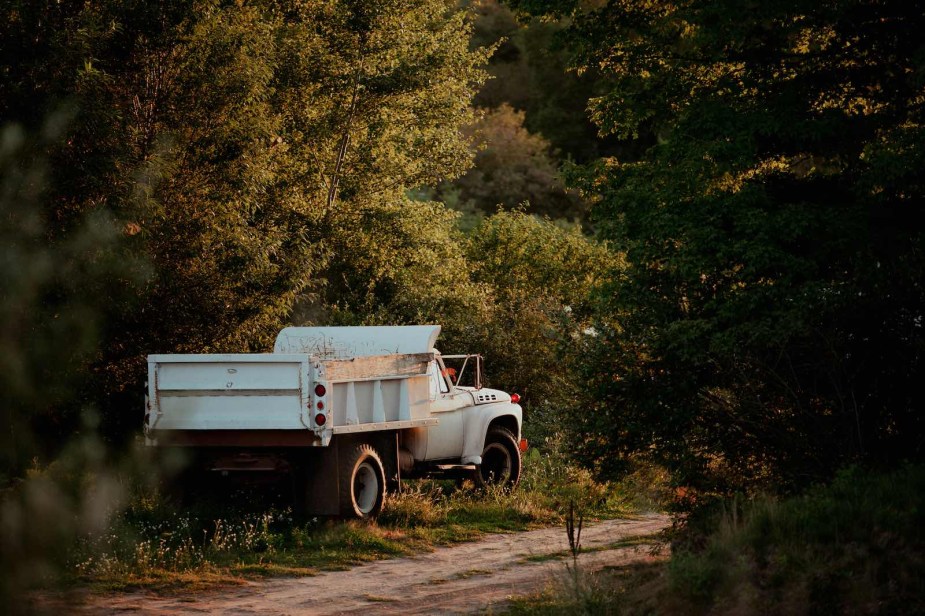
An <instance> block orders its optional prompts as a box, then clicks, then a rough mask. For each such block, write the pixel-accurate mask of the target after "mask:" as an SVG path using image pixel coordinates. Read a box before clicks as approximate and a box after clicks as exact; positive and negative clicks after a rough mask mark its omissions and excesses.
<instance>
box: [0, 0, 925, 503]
mask: <svg viewBox="0 0 925 616" xmlns="http://www.w3.org/2000/svg"><path fill="white" fill-rule="evenodd" d="M746 5H747V6H743V3H740V2H732V1H729V0H711V1H710V2H706V1H700V0H692V1H690V2H662V1H659V0H656V1H651V2H635V1H632V0H621V1H614V2H569V1H564V2H546V1H544V0H518V1H517V2H512V3H510V4H505V5H503V6H502V5H499V4H498V3H497V2H495V1H493V0H484V1H479V2H473V3H471V4H469V3H465V4H464V5H458V4H457V3H456V2H448V1H441V0H413V1H411V2H405V1H402V2H398V1H387V0H379V1H373V0H350V1H347V0H344V1H336V2H327V1H321V0H304V1H301V2H296V3H290V2H276V1H273V0H262V1H259V2H251V3H243V2H223V1H218V0H212V1H203V2H172V1H167V0H165V1H162V2H147V1H143V0H89V1H85V2H73V3H72V2H35V1H25V0H11V1H8V2H5V3H3V5H2V8H0V127H2V128H0V131H2V134H0V204H2V212H3V216H2V219H0V234H2V237H3V240H2V242H3V243H2V246H3V258H2V261H0V268H2V276H0V284H2V285H3V291H2V298H0V311H2V314H3V319H2V333H0V358H2V359H0V362H2V363H0V395H2V407H3V408H2V413H3V430H2V432H0V458H2V473H3V477H2V479H3V483H4V484H5V485H12V484H13V483H15V481H16V480H17V479H18V478H21V477H23V476H24V475H25V474H26V473H27V471H28V469H30V468H33V467H35V466H36V465H39V466H40V465H43V464H47V463H49V462H50V461H52V460H54V459H55V458H56V457H57V456H59V455H61V454H62V451H65V450H66V445H67V444H68V443H70V442H72V441H73V439H74V437H75V435H86V434H91V433H92V434H93V435H96V436H95V438H99V439H101V442H103V443H105V444H106V445H107V451H108V452H112V453H111V454H107V455H117V454H118V452H120V451H124V450H126V449H127V448H128V447H129V445H130V444H131V443H132V442H133V441H134V440H136V439H137V438H138V431H139V427H140V424H141V415H142V399H143V383H144V378H145V374H144V372H145V367H146V366H145V356H146V355H147V354H148V353H172V352H178V353H184V352H245V351H260V352H262V351H267V350H268V349H269V348H270V347H271V341H272V339H273V336H274V335H275V333H276V332H277V331H278V329H279V328H281V327H282V326H285V325H290V324H309V323H310V324H381V323H389V324H410V323H430V322H436V323H441V324H442V325H443V332H444V333H443V338H442V348H443V350H444V351H447V352H457V351H470V352H474V351H479V352H482V353H483V354H484V355H485V356H486V357H487V361H488V370H489V373H490V379H491V383H492V384H493V385H496V386H501V387H504V388H506V389H509V390H515V391H518V392H520V393H521V394H522V395H523V396H524V407H525V410H526V422H525V430H526V431H527V435H528V436H529V437H530V438H531V439H533V441H534V442H535V443H543V442H544V441H546V442H548V443H559V444H560V445H562V444H564V445H562V446H565V447H566V448H567V450H568V451H569V453H570V455H572V456H574V457H575V459H577V460H580V461H582V462H583V463H584V464H586V465H588V466H589V467H590V468H592V469H594V470H595V471H596V472H597V473H599V474H600V475H601V476H611V477H612V476H617V475H619V473H621V472H622V471H623V470H625V469H626V468H627V467H628V465H631V464H633V463H634V462H635V461H639V460H648V461H652V462H655V463H657V464H660V465H663V466H664V467H665V468H667V469H669V470H670V471H671V473H672V478H673V481H674V482H675V484H676V485H678V486H685V487H686V488H689V489H690V492H686V493H687V494H703V495H710V494H713V495H717V494H718V495H725V494H731V493H733V492H737V491H746V492H750V491H758V490H762V491H771V492H776V491H790V490H795V489H799V488H801V487H802V486H806V485H809V484H811V483H813V482H817V481H820V480H825V479H826V478H828V477H831V476H832V474H833V473H834V472H835V471H836V470H837V469H839V468H841V467H844V466H846V465H850V464H864V465H872V466H891V465H896V464H898V463H900V462H903V461H907V460H920V459H921V456H922V453H923V446H925V442H923V438H925V430H923V427H925V426H923V425H922V424H923V419H922V414H921V410H922V408H923V404H922V402H923V393H922V388H921V386H920V383H921V375H922V374H925V366H923V357H925V356H923V352H925V329H923V315H925V288H923V281H925V235H923V232H925V226H923V221H925V216H923V211H922V208H923V197H925V194H923V191H925V185H923V177H925V174H923V169H925V109H923V104H925V43H923V39H922V37H921V36H920V34H921V32H922V31H923V30H925V5H923V3H922V2H918V1H912V2H910V1H899V0H884V1H881V2H870V1H868V0H851V1H846V2H841V1H839V2H835V1H822V2H817V1H813V2H809V1H804V0H792V1H790V2H760V3H746Z"/></svg>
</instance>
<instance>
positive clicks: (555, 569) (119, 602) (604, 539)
mask: <svg viewBox="0 0 925 616" xmlns="http://www.w3.org/2000/svg"><path fill="white" fill-rule="evenodd" d="M667 524H668V518H667V517H665V516H661V515H647V516H642V517H639V518H637V519H633V520H607V521H604V522H600V523H597V524H594V525H591V526H588V527H586V528H585V529H584V531H583V532H582V536H581V543H582V546H583V548H584V549H585V550H588V551H587V552H585V553H583V554H581V555H580V557H579V563H580V565H581V566H582V568H583V569H585V570H593V569H597V568H600V567H603V566H607V565H624V564H629V563H633V562H643V561H646V560H649V559H651V558H652V557H651V556H650V555H649V547H648V546H645V545H643V546H633V545H627V544H626V543H625V542H624V544H623V545H622V546H621V545H620V542H621V540H625V539H626V538H629V537H636V536H643V535H651V534H653V533H656V532H658V531H660V530H662V529H663V528H665V526H667ZM567 552H568V540H567V538H566V534H565V531H564V530H563V529H562V528H561V527H560V528H547V529H542V530H535V531H529V532H523V533H515V534H509V535H490V536H488V537H486V538H485V539H482V540H480V541H476V542H472V543H464V544H461V545H458V546H453V547H447V548H438V549H436V550H435V551H433V552H431V553H428V554H421V555H419V556H414V557H410V558H399V559H393V560H383V561H378V562H375V563H371V564H367V565H363V566H360V567H356V568H354V569H351V570H349V571H332V572H325V573H321V574H319V575H317V576H315V577H307V578H295V579H293V578H284V579H274V580H261V581H255V582H249V583H247V584H245V585H243V586H234V587H230V588H223V589H221V590H217V591H210V592H205V593H196V594H190V595H178V596H171V597H158V596H156V595H152V594H148V593H132V594H127V595H119V596H118V597H111V598H106V599H102V600H99V601H96V602H95V603H94V604H93V605H90V606H86V609H87V612H85V613H97V614H115V613H126V612H131V613H141V614H170V615H175V614H191V613H197V614H241V615H243V614H319V615H320V614H363V615H369V614H467V613H472V612H478V611H481V610H485V609H491V608H499V607H501V606H503V604H504V603H505V602H506V601H507V600H508V598H509V597H511V596H514V595H522V594H527V593H530V592H533V591H536V590H540V589H542V588H543V587H544V586H545V585H546V584H548V583H549V582H550V581H552V580H554V579H555V578H556V577H559V576H562V575H563V572H564V571H565V566H564V564H563V560H562V559H561V558H555V556H556V555H564V554H565V553H567Z"/></svg>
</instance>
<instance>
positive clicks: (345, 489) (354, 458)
mask: <svg viewBox="0 0 925 616" xmlns="http://www.w3.org/2000/svg"><path fill="white" fill-rule="evenodd" d="M339 487H340V513H341V516H343V517H345V518H359V519H371V518H374V517H376V516H377V515H379V512H380V511H381V510H382V503H383V501H384V500H385V470H384V469H383V466H382V459H381V458H380V457H379V454H378V453H376V450H375V449H373V448H372V447H371V446H370V445H358V446H356V447H354V448H353V449H351V450H350V452H349V454H348V455H347V456H346V458H345V459H344V460H342V461H341V467H340V486H339Z"/></svg>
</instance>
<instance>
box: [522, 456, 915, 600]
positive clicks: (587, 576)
mask: <svg viewBox="0 0 925 616" xmlns="http://www.w3.org/2000/svg"><path fill="white" fill-rule="evenodd" d="M923 511H925V467H923V466H920V465H908V466H904V467H903V468H902V469H900V470H897V471H894V472H889V473H871V472H864V471H861V470H859V469H857V468H852V469H848V470H845V471H843V472H841V473H840V474H839V475H838V476H837V477H836V478H835V480H834V481H833V482H832V483H831V484H829V485H825V486H817V487H814V488H812V489H810V490H809V491H807V492H806V493H804V494H801V495H799V496H791V497H786V498H774V497H771V496H759V497H755V498H744V497H740V498H736V499H732V500H728V501H720V502H717V503H715V504H714V505H713V506H711V507H709V508H707V509H705V510H700V511H699V512H698V514H697V516H698V517H697V519H696V520H690V522H689V524H688V525H687V527H686V528H685V529H684V532H683V533H680V534H677V535H676V537H675V539H676V541H675V543H674V545H673V546H672V553H671V558H670V560H668V559H662V561H661V562H658V563H654V564H643V565H633V566H629V567H624V568H613V569H605V570H603V571H598V572H593V573H592V572H583V573H582V574H581V575H579V576H577V577H576V576H570V575H566V574H565V573H566V572H565V571H563V575H562V576H561V577H560V578H559V580H558V582H557V583H556V584H554V585H553V586H552V587H550V589H549V590H548V591H547V592H544V593H541V594H538V595H534V596H529V597H520V598H518V599H516V600H515V601H514V603H513V605H512V607H511V609H510V611H509V613H511V614H518V615H535V614H576V613H577V614H730V613H733V614H768V613H772V614H846V613H849V614H857V613H863V614H868V613H869V614H918V613H922V611H923V610H925V558H923V554H925V526H923V521H925V517H923ZM578 563H579V568H580V563H581V559H580V556H579V558H578Z"/></svg>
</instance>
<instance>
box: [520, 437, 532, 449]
mask: <svg viewBox="0 0 925 616" xmlns="http://www.w3.org/2000/svg"><path fill="white" fill-rule="evenodd" d="M529 446H530V443H528V442H527V439H525V438H522V439H520V450H521V451H527V447H529Z"/></svg>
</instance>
